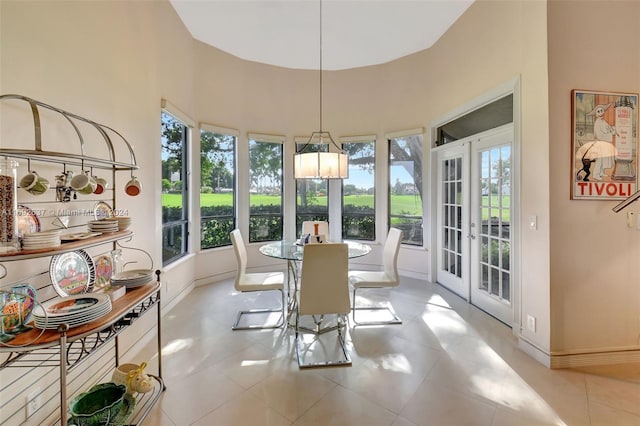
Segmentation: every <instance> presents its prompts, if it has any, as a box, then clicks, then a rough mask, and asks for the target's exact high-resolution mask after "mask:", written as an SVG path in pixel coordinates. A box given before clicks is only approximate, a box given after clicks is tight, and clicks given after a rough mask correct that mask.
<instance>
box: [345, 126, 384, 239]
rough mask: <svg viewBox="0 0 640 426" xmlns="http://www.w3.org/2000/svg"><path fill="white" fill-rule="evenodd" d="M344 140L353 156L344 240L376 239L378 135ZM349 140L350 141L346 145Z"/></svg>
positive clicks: (347, 188)
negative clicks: (376, 137)
mask: <svg viewBox="0 0 640 426" xmlns="http://www.w3.org/2000/svg"><path fill="white" fill-rule="evenodd" d="M363 139H364V138H348V139H347V138H344V139H341V140H342V142H343V144H342V149H344V150H345V151H346V152H347V153H348V154H349V179H344V180H343V181H342V237H343V238H348V239H352V240H371V241H373V240H375V239H376V234H375V228H376V227H375V224H376V215H375V212H376V210H375V186H376V175H375V165H376V161H375V160H376V157H375V151H376V141H375V136H370V137H367V138H366V139H368V140H363ZM347 140H348V142H346V141H347Z"/></svg>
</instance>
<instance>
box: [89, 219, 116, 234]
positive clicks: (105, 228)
mask: <svg viewBox="0 0 640 426" xmlns="http://www.w3.org/2000/svg"><path fill="white" fill-rule="evenodd" d="M117 230H118V221H117V220H115V219H100V220H91V221H89V231H91V232H103V233H104V232H116V231H117Z"/></svg>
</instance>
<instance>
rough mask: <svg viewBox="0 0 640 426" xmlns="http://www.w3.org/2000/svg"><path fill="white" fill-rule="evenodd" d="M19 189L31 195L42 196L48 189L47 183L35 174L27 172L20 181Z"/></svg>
mask: <svg viewBox="0 0 640 426" xmlns="http://www.w3.org/2000/svg"><path fill="white" fill-rule="evenodd" d="M20 188H22V189H24V190H25V191H27V192H28V193H29V194H32V195H42V194H44V193H45V192H47V189H49V181H48V180H47V179H45V178H43V177H40V176H38V173H36V172H29V174H27V175H24V177H23V178H22V179H20Z"/></svg>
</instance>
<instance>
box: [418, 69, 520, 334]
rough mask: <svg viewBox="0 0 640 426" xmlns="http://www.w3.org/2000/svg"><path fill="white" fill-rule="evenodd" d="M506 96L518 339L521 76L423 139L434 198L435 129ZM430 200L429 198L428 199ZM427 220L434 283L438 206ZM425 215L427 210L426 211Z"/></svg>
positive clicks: (457, 113) (435, 125) (470, 104)
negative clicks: (510, 112) (510, 114)
mask: <svg viewBox="0 0 640 426" xmlns="http://www.w3.org/2000/svg"><path fill="white" fill-rule="evenodd" d="M509 94H512V95H513V133H514V134H513V146H512V151H511V155H512V173H513V175H512V185H513V186H512V190H513V195H512V203H513V212H512V216H511V227H512V232H513V247H512V250H513V257H512V262H513V265H512V272H513V275H512V277H511V278H512V280H513V287H512V291H513V298H512V300H513V324H512V330H513V334H514V335H518V332H519V330H520V328H521V326H522V318H521V316H522V309H521V305H522V299H521V297H522V293H521V289H520V285H521V282H522V279H521V274H522V268H521V267H520V265H521V252H522V250H521V248H520V244H521V243H520V241H521V239H520V230H521V225H520V222H521V221H520V187H521V184H520V182H521V180H520V150H521V138H520V134H521V113H520V102H521V101H520V98H521V95H520V76H517V77H515V78H513V79H511V80H509V81H508V82H506V83H504V84H502V85H500V86H498V87H496V88H494V89H493V90H490V91H489V92H487V93H485V94H483V95H481V96H479V97H477V98H475V99H473V100H471V101H469V102H468V103H466V104H464V105H461V106H460V107H458V108H456V109H455V110H452V111H450V112H449V113H448V114H445V115H444V116H443V117H441V118H439V119H437V120H435V121H434V122H432V123H431V124H430V125H429V130H428V132H427V134H426V136H427V137H426V139H427V141H426V142H428V143H429V145H428V146H430V147H431V149H430V150H429V153H430V154H429V155H430V161H429V173H428V176H429V188H430V191H431V194H432V195H433V194H437V191H438V188H437V182H438V179H437V177H438V176H437V156H436V155H433V153H432V152H431V151H433V149H434V148H435V141H436V140H437V129H438V127H440V126H442V125H444V124H446V123H448V122H450V121H452V120H455V119H456V118H459V117H462V116H464V115H466V114H468V113H469V112H471V111H474V110H476V109H478V108H480V107H482V106H484V105H487V104H490V103H491V102H494V101H496V100H498V99H500V98H502V97H504V96H507V95H509ZM429 198H431V197H429ZM429 204H430V206H429V210H428V213H429V217H430V218H429V220H428V221H426V223H428V226H429V232H428V235H429V236H430V245H431V247H432V250H431V257H430V262H431V271H430V273H431V281H432V282H435V281H436V279H437V277H436V270H435V269H436V268H437V257H436V256H437V253H436V250H435V248H436V247H437V239H436V238H437V234H436V233H437V223H436V217H437V216H436V215H437V209H438V205H437V203H435V202H430V203H429ZM425 211H427V210H425Z"/></svg>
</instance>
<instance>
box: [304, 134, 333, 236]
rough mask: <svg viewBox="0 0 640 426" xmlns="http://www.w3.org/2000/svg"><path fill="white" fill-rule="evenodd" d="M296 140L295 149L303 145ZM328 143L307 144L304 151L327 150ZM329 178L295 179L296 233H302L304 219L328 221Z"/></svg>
mask: <svg viewBox="0 0 640 426" xmlns="http://www.w3.org/2000/svg"><path fill="white" fill-rule="evenodd" d="M305 143H306V140H305V142H302V143H300V142H297V141H296V151H299V150H301V149H302V147H303V146H305ZM328 151H329V145H328V144H319V143H316V144H309V145H308V146H307V147H306V148H305V152H328ZM328 199H329V180H328V179H296V235H300V234H301V233H302V222H304V221H306V220H321V221H326V222H328V221H329V205H328V202H327V200H328Z"/></svg>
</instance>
